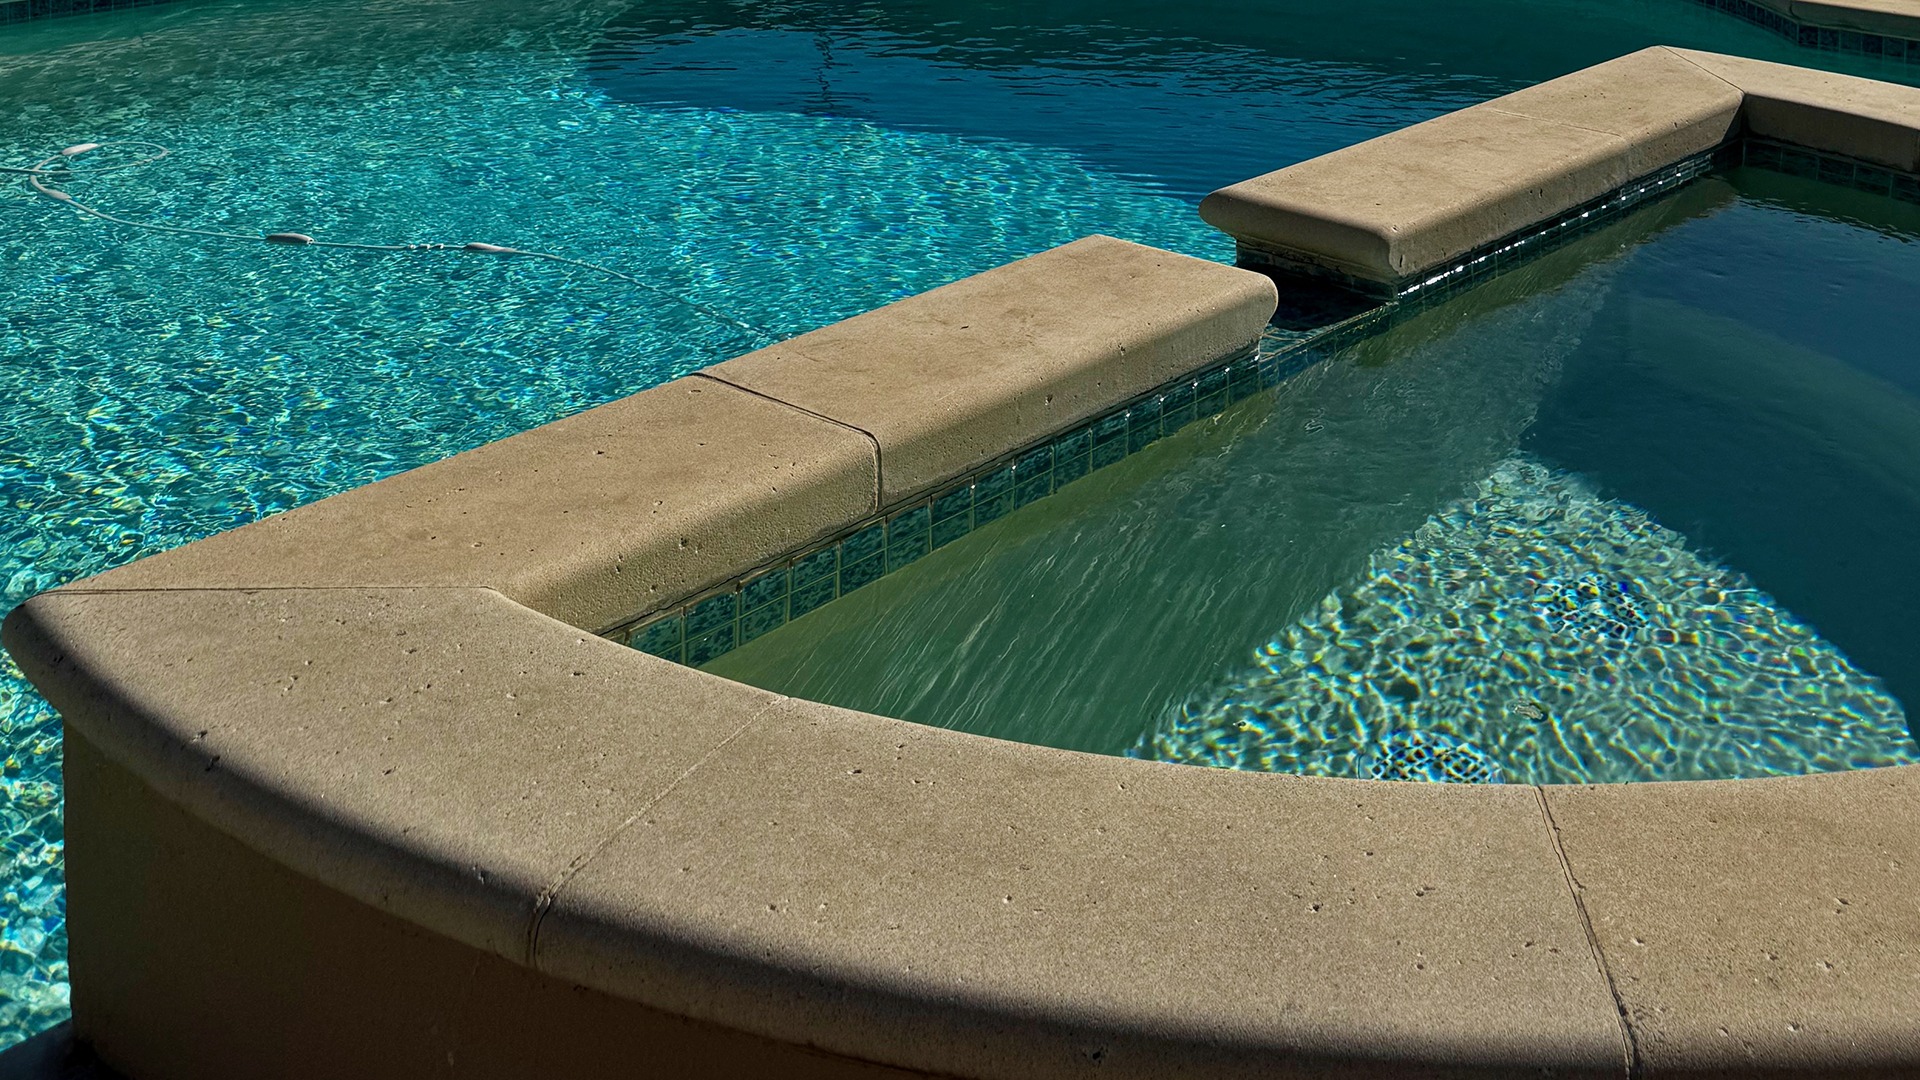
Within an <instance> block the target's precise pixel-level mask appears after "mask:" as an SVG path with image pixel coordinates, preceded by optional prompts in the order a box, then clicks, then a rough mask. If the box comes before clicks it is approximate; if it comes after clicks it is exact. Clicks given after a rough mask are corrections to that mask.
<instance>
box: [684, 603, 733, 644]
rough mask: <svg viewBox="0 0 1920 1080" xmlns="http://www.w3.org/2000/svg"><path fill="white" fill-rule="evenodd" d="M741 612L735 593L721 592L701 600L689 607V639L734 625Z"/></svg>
mask: <svg viewBox="0 0 1920 1080" xmlns="http://www.w3.org/2000/svg"><path fill="white" fill-rule="evenodd" d="M739 614H740V608H739V597H738V596H737V595H736V594H734V593H730V592H728V593H721V594H720V595H718V596H710V597H708V598H707V599H705V600H702V601H700V602H699V603H697V604H695V605H693V606H692V607H690V608H688V609H687V639H688V641H689V642H691V641H692V639H694V638H696V637H699V636H701V635H703V634H710V633H712V632H713V631H714V630H716V629H718V628H720V627H722V626H732V625H733V620H734V619H736V618H738V617H739ZM688 647H689V648H691V647H692V646H691V645H689V646H688Z"/></svg>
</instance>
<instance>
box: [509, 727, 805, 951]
mask: <svg viewBox="0 0 1920 1080" xmlns="http://www.w3.org/2000/svg"><path fill="white" fill-rule="evenodd" d="M787 700H789V699H788V698H785V697H776V698H774V699H773V700H772V701H769V702H767V703H766V704H765V705H764V706H762V707H761V708H759V709H758V710H756V711H755V712H754V714H753V715H752V716H750V717H748V718H747V719H746V721H745V722H744V723H742V724H741V725H740V726H739V727H737V728H735V729H734V730H733V731H732V732H731V733H730V734H728V735H727V737H726V738H724V739H721V740H720V741H719V742H717V743H715V744H713V746H712V748H710V749H709V750H708V751H707V752H706V753H704V754H702V755H700V759H699V760H698V761H695V762H694V763H693V764H691V765H689V766H687V768H686V770H685V771H683V772H682V773H681V774H680V775H679V776H676V777H674V778H673V780H672V782H670V783H668V784H667V786H666V787H663V788H661V789H660V790H659V791H658V792H656V793H655V794H654V796H653V797H652V798H650V799H648V800H647V801H646V802H644V803H642V804H641V805H640V808H639V809H637V810H635V811H634V812H633V813H632V814H629V815H628V816H627V819H626V820H625V821H622V822H621V823H620V824H618V825H616V826H614V827H613V828H612V829H610V830H608V832H607V835H605V836H604V837H601V838H600V841H599V842H598V843H596V844H594V845H593V846H592V847H591V848H589V849H588V850H587V851H585V852H582V853H581V854H579V855H577V856H575V857H574V859H573V861H572V862H570V863H568V864H567V865H566V867H565V868H564V869H562V870H561V871H560V872H559V873H558V874H556V875H554V878H553V881H552V882H550V883H549V884H548V885H547V886H546V887H545V888H543V889H541V890H540V894H539V896H537V897H535V898H534V903H533V913H532V914H531V915H530V916H528V918H527V955H526V966H527V967H528V968H530V969H532V970H534V971H538V970H540V965H539V948H540V928H541V927H542V926H543V925H544V924H545V923H546V919H547V913H548V912H549V911H551V910H553V905H554V902H555V901H556V900H558V899H559V898H560V892H561V890H563V889H565V888H566V887H567V885H568V883H570V882H571V881H572V880H573V879H574V878H575V877H577V876H578V875H579V873H580V871H582V870H584V869H586V868H587V864H588V863H591V862H592V861H593V860H594V858H595V857H597V856H598V855H599V854H600V853H601V852H603V851H605V850H607V848H609V847H611V846H613V842H614V841H615V840H618V839H619V838H620V837H622V836H624V835H626V833H627V830H629V829H631V828H632V827H633V825H634V823H635V822H638V821H639V820H640V819H641V818H643V817H645V816H647V814H648V813H650V812H651V811H652V810H653V808H654V807H656V806H659V805H660V803H661V802H663V801H664V800H665V799H666V798H667V796H669V795H672V794H673V793H674V791H675V790H676V789H678V788H679V787H680V785H681V784H682V783H684V782H685V781H686V779H687V778H688V777H690V776H692V775H693V774H694V773H696V772H699V771H700V769H701V767H703V766H704V765H706V764H707V762H709V761H712V760H713V759H714V757H715V756H716V755H718V754H719V753H720V751H722V750H725V749H726V748H727V747H729V746H731V745H733V743H734V740H736V739H738V738H740V736H742V735H745V734H746V733H747V729H748V728H751V727H753V726H754V725H755V724H758V723H759V722H760V721H761V720H762V719H764V718H765V717H766V715H767V714H768V713H770V712H772V711H773V710H774V708H775V707H777V706H778V705H780V704H781V703H782V702H785V701H787Z"/></svg>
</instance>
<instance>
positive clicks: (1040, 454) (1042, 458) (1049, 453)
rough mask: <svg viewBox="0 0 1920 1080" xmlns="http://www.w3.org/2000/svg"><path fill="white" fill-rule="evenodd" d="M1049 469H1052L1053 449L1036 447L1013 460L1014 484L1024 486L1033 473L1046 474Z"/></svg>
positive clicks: (1050, 447)
mask: <svg viewBox="0 0 1920 1080" xmlns="http://www.w3.org/2000/svg"><path fill="white" fill-rule="evenodd" d="M1051 468H1053V447H1052V446H1036V447H1034V448H1033V449H1031V450H1029V451H1027V452H1026V453H1024V454H1021V455H1020V456H1019V457H1018V458H1016V459H1014V462H1013V478H1014V483H1016V484H1024V483H1026V481H1027V478H1028V477H1031V476H1032V475H1033V474H1034V473H1037V472H1046V471H1047V470H1048V469H1051Z"/></svg>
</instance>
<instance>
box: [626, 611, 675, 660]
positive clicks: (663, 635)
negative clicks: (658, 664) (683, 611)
mask: <svg viewBox="0 0 1920 1080" xmlns="http://www.w3.org/2000/svg"><path fill="white" fill-rule="evenodd" d="M686 628H687V627H686V620H684V619H682V618H681V617H680V616H678V615H670V616H668V617H666V618H664V619H661V620H660V621H659V622H656V623H653V624H651V625H648V626H643V627H641V628H640V629H638V630H636V631H634V632H633V635H632V636H631V637H629V638H628V639H627V644H628V645H631V646H632V647H633V648H636V649H639V650H640V651H641V652H643V653H652V654H653V655H655V656H660V657H665V658H666V659H668V660H672V661H673V662H675V663H679V662H680V657H681V655H682V654H681V652H680V646H681V645H682V644H684V643H685V641H686Z"/></svg>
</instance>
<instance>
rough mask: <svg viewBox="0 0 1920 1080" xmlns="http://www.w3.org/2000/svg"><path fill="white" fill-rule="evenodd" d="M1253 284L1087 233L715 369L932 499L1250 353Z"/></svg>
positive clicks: (1264, 290) (1249, 276) (1262, 291)
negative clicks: (797, 413) (979, 472)
mask: <svg viewBox="0 0 1920 1080" xmlns="http://www.w3.org/2000/svg"><path fill="white" fill-rule="evenodd" d="M1276 304H1277V293H1276V291H1275V289H1274V286H1273V284H1272V283H1271V282H1270V281H1267V280H1266V279H1265V278H1263V277H1262V276H1260V275H1258V274H1253V273H1250V272H1248V271H1244V270H1238V269H1235V268H1233V267H1230V266H1222V265H1220V264H1219V263H1214V262H1208V261H1207V260H1204V259H1195V258H1191V257H1188V256H1185V255H1179V254H1175V253H1173V252H1169V251H1161V250H1159V249H1157V248H1150V247H1143V246H1141V245H1139V244H1132V243H1128V242H1127V241H1124V240H1116V239H1114V238H1113V237H1110V236H1089V237H1085V238H1083V239H1080V240H1076V241H1074V242H1073V243H1070V244H1065V245H1062V246H1061V247H1057V248H1054V249H1052V250H1049V251H1043V252H1041V253H1040V254H1038V255H1034V256H1031V257H1029V258H1025V259H1021V260H1019V261H1017V262H1014V263H1010V264H1008V265H1006V266H1001V267H997V268H995V269H992V270H988V271H986V272H984V273H980V274H975V275H973V276H972V277H969V278H964V279H962V280H960V281H956V282H954V283H952V284H951V285H945V286H942V287H940V288H937V289H934V290H931V291H929V292H925V293H922V294H920V295H918V296H912V297H908V298H907V299H905V300H901V301H899V302H897V303H894V304H889V305H888V306H886V307H883V308H880V309H878V310H876V311H871V312H868V313H866V314H864V315H858V316H855V317H853V318H851V319H847V320H846V321H844V322H839V323H835V324H833V325H832V326H828V327H824V328H822V329H819V330H815V331H813V332H812V333H809V334H803V335H801V336H800V337H797V338H794V339H793V340H791V341H786V342H782V343H781V344H778V345H774V346H772V347H770V348H766V349H762V350H760V351H758V352H754V353H749V354H747V355H746V356H742V357H739V358H737V359H733V360H728V361H726V362H725V363H722V364H717V365H715V366H714V367H711V368H708V369H706V371H705V372H703V374H705V375H707V376H710V377H712V378H714V379H717V380H724V381H726V382H728V383H732V384H734V385H736V386H740V387H744V388H745V389H748V390H751V391H753V392H755V393H758V394H765V395H766V396H768V397H770V398H774V399H777V400H780V401H784V402H787V403H789V404H791V405H795V406H797V407H799V408H802V409H805V410H807V411H808V412H811V413H816V414H818V415H820V416H824V417H828V418H830V419H832V420H835V421H838V422H840V423H842V424H846V425H848V426H850V427H853V428H857V429H859V430H860V431H863V432H866V433H867V434H868V435H871V436H872V437H873V439H874V440H875V442H876V443H877V444H878V446H879V448H880V472H881V501H882V502H883V503H893V502H895V501H897V500H900V499H903V498H906V497H908V496H910V495H914V494H917V493H920V492H922V491H925V490H927V489H929V488H931V487H932V486H934V485H936V484H939V483H940V482H942V481H945V480H947V479H950V478H952V477H954V476H958V475H960V474H961V473H964V472H966V471H967V470H968V469H971V468H973V467H975V466H978V465H983V464H985V463H987V462H988V461H990V460H991V459H993V458H995V457H997V456H999V455H1001V454H1005V453H1008V452H1010V451H1012V450H1015V449H1018V448H1019V447H1021V446H1023V445H1025V444H1027V443H1031V442H1034V441H1036V440H1038V439H1041V438H1043V437H1045V436H1048V435H1051V434H1054V433H1056V432H1060V431H1064V430H1066V429H1067V428H1068V427H1071V426H1072V425H1073V424H1075V423H1078V422H1079V421H1081V420H1085V419H1087V418H1089V417H1092V416H1095V415H1097V414H1099V413H1101V412H1104V411H1106V410H1107V409H1110V408H1112V407H1113V406H1115V405H1118V404H1120V403H1121V402H1124V401H1126V400H1127V399H1128V398H1131V397H1134V396H1136V395H1138V394H1143V393H1145V392H1147V391H1148V390H1151V389H1153V388H1155V387H1157V386H1160V385H1162V384H1164V383H1166V382H1169V381H1171V380H1173V379H1176V378H1178V377H1179V376H1181V375H1184V374H1186V373H1188V372H1190V371H1193V370H1194V369H1196V368H1199V367H1202V366H1204V365H1205V364H1207V363H1210V362H1212V361H1214V360H1218V359H1222V358H1224V357H1227V356H1229V355H1231V354H1233V353H1234V352H1236V351H1238V350H1240V349H1242V348H1245V347H1248V346H1251V345H1252V344H1253V343H1254V342H1255V341H1256V340H1257V339H1258V338H1259V336H1260V333H1261V331H1262V330H1263V329H1264V328H1265V326H1266V323H1267V319H1268V318H1269V317H1271V316H1272V314H1273V311H1274V308H1275V306H1276Z"/></svg>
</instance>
